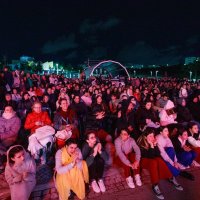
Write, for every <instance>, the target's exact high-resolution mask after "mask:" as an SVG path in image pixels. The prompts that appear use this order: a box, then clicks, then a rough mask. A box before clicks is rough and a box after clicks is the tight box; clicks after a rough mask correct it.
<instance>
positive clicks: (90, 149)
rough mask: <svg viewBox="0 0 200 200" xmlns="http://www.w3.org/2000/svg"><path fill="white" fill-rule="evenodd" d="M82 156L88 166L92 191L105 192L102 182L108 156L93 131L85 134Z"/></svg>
mask: <svg viewBox="0 0 200 200" xmlns="http://www.w3.org/2000/svg"><path fill="white" fill-rule="evenodd" d="M82 154H83V159H84V160H86V162H87V165H88V170H89V177H90V182H91V186H92V189H93V190H94V192H96V193H99V192H100V191H101V192H105V191H106V188H105V185H104V182H103V172H104V167H105V161H107V159H108V155H107V153H106V152H105V151H104V149H103V147H102V145H101V143H100V142H99V141H98V139H97V138H96V135H95V132H94V131H90V132H89V133H87V136H86V142H85V144H84V145H83V148H82ZM97 181H98V184H97Z"/></svg>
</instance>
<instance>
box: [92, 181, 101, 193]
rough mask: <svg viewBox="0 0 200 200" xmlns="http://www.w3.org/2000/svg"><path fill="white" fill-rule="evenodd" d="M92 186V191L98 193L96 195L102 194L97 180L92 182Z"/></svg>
mask: <svg viewBox="0 0 200 200" xmlns="http://www.w3.org/2000/svg"><path fill="white" fill-rule="evenodd" d="M91 186H92V189H93V190H94V192H96V193H99V192H100V188H99V186H98V184H97V182H96V181H95V180H94V181H92V183H91Z"/></svg>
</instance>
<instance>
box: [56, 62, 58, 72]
mask: <svg viewBox="0 0 200 200" xmlns="http://www.w3.org/2000/svg"><path fill="white" fill-rule="evenodd" d="M56 74H58V63H56Z"/></svg>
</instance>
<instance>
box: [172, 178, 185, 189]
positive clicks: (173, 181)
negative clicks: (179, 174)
mask: <svg viewBox="0 0 200 200" xmlns="http://www.w3.org/2000/svg"><path fill="white" fill-rule="evenodd" d="M169 182H171V183H172V184H173V185H174V186H175V188H176V189H177V190H179V191H183V187H182V186H181V185H180V184H179V183H178V182H177V180H176V178H175V177H174V176H173V177H172V178H170V179H169Z"/></svg>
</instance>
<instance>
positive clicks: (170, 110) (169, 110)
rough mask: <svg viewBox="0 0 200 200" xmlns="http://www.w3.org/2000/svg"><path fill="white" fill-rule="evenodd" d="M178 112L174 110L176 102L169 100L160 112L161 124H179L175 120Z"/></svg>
mask: <svg viewBox="0 0 200 200" xmlns="http://www.w3.org/2000/svg"><path fill="white" fill-rule="evenodd" d="M176 117H177V114H176V113H175V111H174V103H173V102H172V101H171V100H168V101H167V103H166V105H165V106H164V108H163V110H161V112H160V113H159V118H160V125H161V126H167V125H169V124H177V121H176V120H175V119H176Z"/></svg>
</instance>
